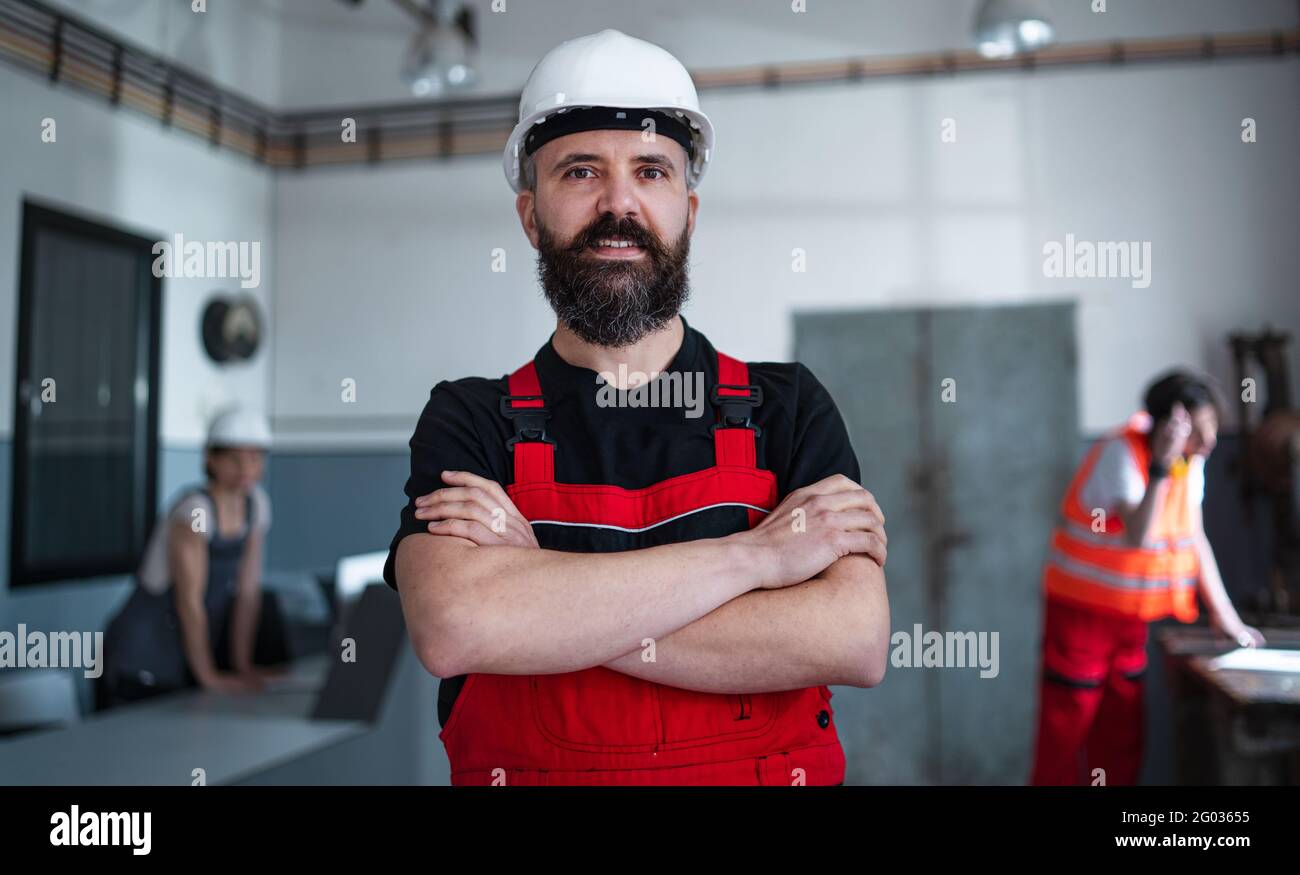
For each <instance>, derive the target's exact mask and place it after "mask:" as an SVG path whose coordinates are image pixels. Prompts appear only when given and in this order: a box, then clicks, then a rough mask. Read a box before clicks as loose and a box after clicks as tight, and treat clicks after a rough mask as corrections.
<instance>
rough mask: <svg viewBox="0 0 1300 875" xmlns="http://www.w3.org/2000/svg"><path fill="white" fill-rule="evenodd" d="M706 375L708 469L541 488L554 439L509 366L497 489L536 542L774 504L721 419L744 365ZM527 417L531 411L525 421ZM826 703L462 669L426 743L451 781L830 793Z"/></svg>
mask: <svg viewBox="0 0 1300 875" xmlns="http://www.w3.org/2000/svg"><path fill="white" fill-rule="evenodd" d="M718 375H719V381H718V382H719V385H718V387H717V389H716V390H715V399H714V400H715V402H720V403H721V406H722V407H723V417H724V418H723V421H722V422H720V423H719V424H718V425H717V426H716V427H715V428H714V431H713V437H714V446H715V457H716V458H715V464H714V465H713V466H712V467H710V468H706V469H704V470H702V471H696V472H693V473H689V474H683V475H681V476H678V477H672V478H670V479H668V480H664V481H661V482H659V483H655V484H653V485H651V486H647V487H645V488H643V489H623V488H621V487H616V486H603V485H578V484H570V483H556V482H555V465H554V462H555V457H554V454H555V444H554V443H553V442H552V441H551V438H550V437H549V436H548V435H547V434H546V432H545V428H544V424H543V420H544V418H545V415H546V414H545V401H544V399H543V397H542V387H541V386H540V385H539V383H538V378H537V370H536V368H535V367H534V364H533V362H531V361H530V362H528V363H527V364H525V365H524V366H523V367H521V368H520V369H519V370H517V371H515V373H514V374H512V375H511V376H510V389H509V391H510V395H509V396H508V397H506V398H503V399H502V412H503V413H505V414H506V415H507V416H510V417H511V418H512V419H513V420H514V422H515V428H516V437H515V438H513V439H512V440H511V441H509V445H510V446H511V449H512V451H513V454H514V482H513V483H511V484H510V485H509V486H508V487H507V492H508V494H509V495H510V498H511V500H512V501H514V503H515V506H516V507H518V509H519V511H520V513H522V514H523V515H524V516H525V517H526V518H527V519H528V520H529V521H530V522H532V523H533V524H534V531H535V532H536V533H537V537H538V542H539V543H540V544H541V546H542V547H543V548H545V547H546V546H547V542H546V533H547V530H549V529H554V528H556V527H557V526H561V525H567V526H584V525H585V526H600V527H605V528H608V527H614V528H618V529H621V530H624V531H639V530H642V529H648V528H651V527H654V526H656V525H658V524H661V523H664V522H666V521H670V520H673V519H676V518H678V517H681V516H682V515H687V514H691V513H692V512H695V511H699V510H701V509H706V508H716V507H719V506H727V505H731V506H735V505H740V506H744V507H746V508H748V511H747V516H748V525H749V526H750V527H752V526H754V525H755V524H756V523H757V522H758V520H760V519H761V518H762V515H763V514H764V513H766V512H767V511H770V510H771V509H772V508H774V507H775V506H776V504H777V487H776V477H775V475H774V474H773V473H772V472H771V471H766V470H762V469H760V468H758V467H757V465H756V456H755V432H754V429H753V428H752V427H750V425H749V417H748V412H747V411H746V412H744V413H742V414H741V415H740V416H735V415H734V412H735V411H736V410H737V405H740V406H742V407H743V406H744V405H750V406H752V405H753V404H754V403H756V402H755V401H754V400H753V399H754V397H755V396H754V395H753V394H752V393H754V392H757V391H758V390H757V387H751V386H748V385H747V384H748V382H749V369H748V368H747V367H746V365H745V363H744V362H740V361H737V360H735V359H732V358H730V357H728V356H725V355H722V354H721V353H719V354H718ZM718 396H722V397H718ZM757 397H758V399H759V400H760V401H761V395H758V396H757ZM726 398H739V399H740V400H739V401H738V402H728V401H726ZM531 408H540V410H538V411H535V412H534V414H533V415H531V416H530V415H529V410H530V409H531ZM740 419H743V420H744V424H743V425H739V426H738V425H736V423H737V421H738V420H740ZM563 437H564V436H562V435H561V436H560V438H561V440H563ZM539 523H546V524H551V525H539ZM724 534H728V533H727V532H719V533H718V535H719V536H721V535H724ZM830 699H831V691H830V688H829V687H826V686H820V687H809V688H806V689H802V690H790V691H786V692H777V693H753V694H743V695H742V694H719V693H701V692H694V691H689V690H683V689H679V688H676V687H670V686H665V685H663V684H657V683H652V682H649V681H645V680H641V679H639V678H635V677H632V676H630V675H625V674H622V673H620V672H616V671H613V670H611V669H607V668H605V667H603V666H595V667H592V668H588V669H585V670H582V671H576V672H569V673H565V674H551V675H497V674H470V675H469V676H468V677H467V678H466V680H465V684H464V686H463V687H462V688H461V691H460V693H459V696H458V698H457V699H456V702H455V704H454V706H453V709H452V713H451V716H450V718H449V719H448V721H447V724H446V726H444V727H443V729H442V732H441V733H440V734H439V738H441V739H442V741H443V744H444V745H445V746H446V749H447V756H448V759H449V760H450V762H451V781H452V784H454V785H471V784H506V785H516V784H675V785H691V784H730V785H738V784H771V785H783V786H787V785H791V784H809V785H812V784H839V783H841V782H843V780H844V765H845V763H844V752H843V750H842V749H841V747H840V743H839V737H838V735H837V733H836V731H835V726H834V724H833V723H832V721H831V717H832V714H833V711H832V709H831V705H830Z"/></svg>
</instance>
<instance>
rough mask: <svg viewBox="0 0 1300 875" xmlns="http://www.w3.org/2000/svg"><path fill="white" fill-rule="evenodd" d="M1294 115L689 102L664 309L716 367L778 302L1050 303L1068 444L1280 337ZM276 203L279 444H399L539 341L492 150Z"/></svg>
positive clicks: (1298, 139) (1162, 76) (1227, 110)
mask: <svg viewBox="0 0 1300 875" xmlns="http://www.w3.org/2000/svg"><path fill="white" fill-rule="evenodd" d="M1298 101H1300V60H1297V59H1295V58H1294V57H1292V58H1289V59H1286V60H1282V61H1278V60H1268V61H1251V62H1217V63H1213V64H1202V63H1195V64H1186V65H1179V66H1176V67H1159V68H1149V67H1148V68H1136V67H1135V68H1125V69H1119V70H1116V69H1109V68H1089V69H1086V70H1079V71H1055V72H1039V73H1036V74H1032V75H1024V74H1018V73H1007V74H986V75H979V76H967V77H961V78H957V79H955V80H947V81H927V82H911V83H901V82H894V83H877V84H865V85H863V84H860V85H847V84H846V85H836V86H831V87H818V88H807V89H789V90H781V91H777V92H761V91H753V92H747V93H734V92H710V93H707V94H706V95H705V96H704V108H705V110H706V112H708V113H709V114H710V116H711V118H712V119H713V121H714V124H715V126H716V128H717V129H718V137H719V139H718V150H717V160H716V163H715V164H714V165H713V166H712V167H711V169H710V170H709V173H708V176H707V177H706V179H705V181H704V183H703V185H702V186H701V188H700V198H701V207H700V214H699V221H698V224H697V227H696V233H695V236H694V239H693V241H692V271H691V276H692V286H693V299H692V303H691V304H690V305H689V307H688V310H687V316H688V318H690V319H691V320H692V322H693V324H695V325H696V326H697V327H699V328H701V329H702V330H704V331H705V332H706V333H707V334H708V335H709V336H710V337H711V338H712V339H713V340H714V342H715V343H716V344H717V345H719V346H720V347H721V348H722V349H724V350H726V351H728V352H730V353H732V354H733V355H739V356H744V357H746V358H748V359H751V360H761V359H786V358H789V357H790V356H791V355H792V349H791V342H792V341H791V313H792V312H794V311H795V310H800V309H820V308H844V307H904V306H923V305H949V304H951V305H960V304H966V305H980V304H988V303H998V302H1008V303H1009V302H1022V301H1036V300H1045V299H1067V298H1069V299H1074V300H1077V301H1078V302H1079V307H1080V311H1079V332H1080V346H1081V361H1080V370H1081V411H1080V415H1081V423H1082V427H1083V428H1084V430H1085V431H1086V432H1095V431H1097V430H1100V429H1103V428H1106V427H1109V426H1110V425H1112V424H1114V423H1116V422H1118V421H1120V420H1121V419H1122V418H1123V417H1124V416H1125V415H1126V414H1127V413H1129V412H1131V410H1132V409H1133V408H1134V406H1135V404H1136V403H1137V400H1138V397H1139V395H1140V391H1141V388H1142V386H1143V385H1144V383H1145V382H1146V381H1147V380H1148V379H1149V377H1150V376H1152V375H1153V374H1154V373H1155V372H1157V371H1158V370H1160V369H1162V368H1165V367H1168V366H1170V365H1173V364H1186V365H1192V366H1196V367H1202V368H1205V369H1208V370H1209V371H1210V372H1211V373H1213V374H1214V375H1216V376H1218V377H1220V378H1221V379H1225V380H1226V379H1229V378H1230V377H1231V371H1230V368H1229V363H1228V359H1227V352H1226V347H1225V346H1224V344H1223V338H1224V336H1225V335H1226V333H1227V332H1228V331H1230V330H1232V329H1236V328H1249V329H1254V328H1258V327H1259V326H1260V325H1261V324H1262V323H1263V322H1264V321H1271V322H1272V323H1273V324H1274V325H1275V326H1278V327H1284V328H1288V329H1290V330H1291V331H1293V332H1295V333H1297V334H1300V295H1298V294H1297V290H1296V277H1297V275H1300V256H1297V246H1296V239H1295V233H1296V230H1295V229H1296V228H1297V227H1300V174H1298V173H1297V171H1296V167H1295V156H1296V155H1297V154H1300V123H1298V121H1297V117H1296V112H1295V106H1296V105H1297V102H1298ZM1244 116H1252V117H1254V118H1256V119H1257V121H1258V125H1259V142H1257V143H1255V144H1249V145H1248V144H1244V143H1242V142H1241V139H1240V122H1241V119H1242V118H1243V117H1244ZM944 118H953V119H955V120H956V122H957V132H958V141H957V142H956V143H954V144H943V143H941V142H940V136H939V134H940V124H941V120H942V119H944ZM276 203H277V209H278V215H277V220H276V225H275V233H276V238H277V240H278V241H279V247H278V249H277V252H278V259H279V260H278V265H279V270H278V275H279V286H278V287H277V307H278V313H279V330H278V331H277V335H276V368H275V375H274V397H275V410H276V415H277V417H278V418H277V423H276V425H277V429H278V430H279V431H278V433H282V434H284V436H285V437H286V439H288V440H290V441H291V442H292V441H297V442H300V443H306V444H311V443H324V442H327V441H330V440H331V438H329V436H328V435H326V434H325V432H329V431H335V430H341V429H345V428H355V427H356V426H357V425H358V424H359V423H361V422H362V421H364V422H365V426H364V428H365V429H366V432H367V435H368V436H370V437H372V438H374V439H375V440H377V441H379V442H381V443H387V444H388V445H391V446H401V445H403V444H404V443H405V441H406V440H407V439H408V438H409V437H410V432H411V427H412V425H413V424H414V421H415V418H416V417H417V416H418V413H419V411H420V409H421V408H422V406H423V403H424V400H425V399H426V398H427V396H428V391H429V389H430V387H431V386H432V385H433V384H434V383H435V382H436V381H437V380H439V379H444V378H453V377H458V376H464V375H469V374H477V375H483V376H493V377H495V376H500V375H501V374H503V373H505V372H507V371H508V370H510V369H512V368H513V367H515V366H516V365H518V364H519V363H520V362H522V361H523V360H524V359H525V358H527V356H529V355H530V354H531V353H532V352H533V351H534V350H535V349H536V348H537V346H539V345H540V344H541V343H542V342H544V341H545V339H546V337H547V335H548V334H549V332H550V330H551V329H552V327H553V321H552V319H551V315H550V312H549V310H548V309H547V307H546V305H545V302H544V300H543V299H542V298H541V295H540V292H539V291H538V285H537V282H536V278H535V253H534V251H533V250H532V249H531V247H530V246H529V245H528V242H527V240H526V238H525V237H524V235H523V232H522V231H521V230H520V228H519V224H518V219H517V218H516V216H515V213H514V206H513V194H512V193H511V192H510V190H509V189H508V187H507V186H506V183H505V180H504V178H503V176H502V173H501V168H500V162H499V160H498V158H497V157H496V156H484V157H481V158H479V157H475V158H466V159H458V160H455V161H452V162H450V163H438V164H419V165H410V166H405V167H396V166H392V165H388V166H385V167H382V168H379V169H369V168H364V169H337V170H330V171H323V172H319V173H311V174H306V175H294V174H283V175H281V176H279V177H277V180H276ZM1067 233H1073V234H1075V235H1076V237H1077V238H1078V239H1080V240H1091V241H1098V240H1115V241H1129V240H1134V241H1150V242H1151V244H1152V267H1153V281H1152V283H1151V285H1150V287H1149V288H1145V289H1135V288H1133V287H1132V286H1131V281H1130V280H1066V279H1049V278H1046V277H1044V276H1043V272H1042V262H1043V255H1042V247H1043V244H1044V243H1045V242H1047V241H1050V240H1056V241H1063V240H1064V238H1065V235H1066V234H1067ZM497 247H500V248H502V249H504V250H506V252H507V258H508V262H507V264H508V271H507V272H506V273H504V274H501V273H493V272H492V270H491V258H492V251H493V249H495V248H497ZM796 247H799V248H803V249H805V250H806V251H807V253H808V255H807V259H808V269H807V272H806V273H794V272H792V271H791V269H790V262H791V250H792V249H794V248H796ZM1296 364H1297V363H1296V362H1293V367H1295V366H1296ZM1296 372H1298V373H1300V369H1297V370H1296ZM347 376H350V377H353V378H355V379H356V380H357V382H358V403H357V404H355V405H345V404H342V403H341V402H340V401H339V388H338V387H339V380H340V379H342V378H343V377H347ZM956 376H959V375H956ZM1009 400H1011V399H1009ZM336 439H337V438H336ZM342 440H344V441H345V442H346V441H349V440H350V438H346V437H345V438H342Z"/></svg>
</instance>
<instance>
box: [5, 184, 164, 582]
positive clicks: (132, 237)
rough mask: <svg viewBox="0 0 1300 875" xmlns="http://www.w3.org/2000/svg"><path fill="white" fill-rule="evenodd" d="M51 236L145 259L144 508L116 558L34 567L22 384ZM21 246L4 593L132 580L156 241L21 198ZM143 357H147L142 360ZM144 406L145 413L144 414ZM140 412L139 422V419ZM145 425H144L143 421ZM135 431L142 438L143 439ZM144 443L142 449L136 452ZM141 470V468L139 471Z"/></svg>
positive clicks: (156, 402)
mask: <svg viewBox="0 0 1300 875" xmlns="http://www.w3.org/2000/svg"><path fill="white" fill-rule="evenodd" d="M47 230H54V231H63V232H67V233H70V234H75V235H78V236H83V237H88V238H90V239H93V240H96V241H98V242H101V243H107V244H110V245H113V246H118V247H121V248H123V249H124V250H128V251H130V252H131V253H133V254H137V255H138V256H139V257H141V258H144V259H146V270H147V275H148V277H149V282H148V283H147V284H146V283H140V284H139V286H138V288H137V290H136V296H137V299H136V324H135V331H136V339H137V352H136V355H137V358H136V363H135V367H134V368H133V369H132V370H133V372H134V373H135V375H136V379H137V380H138V379H139V377H140V376H141V374H142V372H144V373H145V375H146V376H147V379H148V386H149V391H148V397H147V398H146V399H145V401H144V404H143V405H141V402H140V400H139V398H138V397H137V398H136V399H135V408H136V420H137V425H136V433H135V437H134V440H133V446H134V452H133V457H134V460H135V471H134V486H135V488H136V489H138V490H141V491H142V495H143V504H144V507H143V508H141V509H140V510H139V511H138V513H139V515H140V517H141V518H140V519H139V520H137V523H138V525H137V526H136V527H135V528H134V532H135V534H134V537H133V539H132V540H133V543H132V544H131V545H130V547H129V548H128V549H126V550H124V551H123V552H122V553H121V554H120V555H118V556H116V557H113V558H112V559H110V560H106V561H95V562H86V561H81V560H77V561H67V562H49V563H42V564H40V565H38V566H32V565H31V564H30V562H29V559H28V557H27V556H26V555H25V553H26V550H25V548H26V543H27V542H26V535H27V529H26V527H27V525H28V523H29V520H28V519H27V517H26V513H25V508H26V507H27V493H28V489H29V483H28V465H29V464H30V462H29V458H28V446H27V431H28V425H29V422H28V420H29V418H30V417H29V411H30V408H29V406H28V398H29V396H28V395H27V394H26V393H24V392H23V386H24V385H27V386H31V391H40V390H39V387H37V386H34V385H32V382H31V381H32V374H31V369H30V367H29V363H28V353H29V348H30V343H31V341H30V336H31V330H32V320H33V318H34V313H33V310H34V305H35V301H34V300H33V296H34V283H35V280H36V277H35V269H36V241H37V237H38V235H39V233H40V232H42V231H47ZM20 233H21V238H22V241H21V248H20V250H19V278H18V321H17V324H16V325H15V332H16V334H17V342H16V343H15V344H14V346H15V357H16V364H15V367H14V419H13V429H14V431H13V447H12V451H11V455H10V459H11V471H12V479H13V484H12V486H13V488H12V489H11V490H10V505H9V587H10V589H16V588H18V587H25V586H35V585H38V584H43V583H51V582H54V581H72V580H89V579H93V578H100V577H109V576H117V575H122V574H134V573H135V571H136V569H137V568H138V566H139V562H140V559H141V557H142V555H143V553H144V549H145V547H146V545H147V543H148V538H149V532H150V529H151V527H152V525H153V521H154V518H155V516H156V514H157V505H158V415H159V408H160V406H161V397H160V389H161V386H160V382H159V357H160V350H161V346H162V278H161V277H159V276H156V275H155V274H154V271H153V270H152V264H153V261H154V258H155V256H154V254H153V247H154V245H155V243H156V242H157V241H158V240H160V239H162V238H161V237H156V236H155V237H152V238H150V237H145V236H142V235H140V234H135V233H132V232H130V231H126V230H124V229H122V228H119V227H115V226H112V225H108V224H105V223H104V222H102V221H97V220H94V219H91V218H88V217H85V216H81V215H77V214H74V213H71V212H68V211H67V210H66V209H61V208H59V207H56V206H53V205H45V204H42V203H40V202H37V201H33V200H31V199H30V198H25V199H24V200H23V210H22V230H21V232H20ZM141 358H145V359H147V360H146V361H144V362H142V361H141ZM142 407H143V409H142ZM142 413H143V416H141V414H142ZM141 420H143V422H141ZM141 431H143V432H144V434H143V435H141V433H140V432H141ZM142 444H143V446H142ZM141 469H143V470H141Z"/></svg>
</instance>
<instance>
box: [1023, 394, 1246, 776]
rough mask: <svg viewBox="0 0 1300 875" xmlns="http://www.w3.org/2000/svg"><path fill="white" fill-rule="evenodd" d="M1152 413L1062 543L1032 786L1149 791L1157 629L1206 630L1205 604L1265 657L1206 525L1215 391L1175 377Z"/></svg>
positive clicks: (1128, 434)
mask: <svg viewBox="0 0 1300 875" xmlns="http://www.w3.org/2000/svg"><path fill="white" fill-rule="evenodd" d="M1145 407H1146V411H1145V412H1143V413H1137V414H1134V415H1133V416H1132V417H1130V419H1129V421H1128V423H1127V424H1126V425H1125V426H1124V427H1123V428H1120V429H1118V430H1116V431H1114V432H1112V433H1110V434H1108V435H1105V436H1104V437H1102V438H1101V439H1100V440H1098V441H1097V442H1096V443H1095V444H1094V445H1093V446H1092V448H1091V449H1090V450H1089V452H1088V454H1087V455H1086V456H1085V458H1084V460H1083V463H1082V464H1081V465H1080V466H1079V469H1078V470H1077V471H1076V472H1075V475H1074V478H1073V480H1072V481H1071V482H1070V486H1069V488H1068V489H1067V491H1066V494H1065V500H1064V501H1063V502H1062V506H1061V516H1062V519H1061V521H1060V522H1059V524H1058V525H1057V527H1056V530H1055V531H1054V532H1053V534H1052V541H1051V546H1050V549H1049V552H1048V558H1047V562H1046V565H1045V568H1044V589H1045V593H1044V595H1045V621H1044V629H1043V655H1042V670H1041V675H1040V689H1039V710H1038V730H1037V741H1036V744H1035V752H1034V762H1033V773H1032V776H1031V783H1032V784H1036V785H1044V784H1081V783H1082V784H1088V783H1092V784H1102V783H1104V784H1108V785H1128V784H1135V783H1137V778H1138V773H1139V770H1140V767H1141V762H1142V741H1143V713H1142V675H1143V673H1144V671H1145V669H1146V665H1147V655H1146V645H1147V626H1148V624H1149V623H1151V622H1152V621H1154V620H1160V619H1163V618H1165V617H1169V616H1173V617H1176V618H1177V619H1178V620H1180V621H1181V622H1184V623H1190V622H1193V621H1194V620H1196V618H1197V615H1198V610H1197V600H1196V596H1197V592H1198V591H1199V592H1200V595H1201V598H1202V599H1203V600H1204V602H1205V604H1206V606H1207V608H1208V611H1209V620H1210V623H1211V625H1212V626H1214V627H1215V628H1216V629H1218V630H1219V631H1221V632H1222V633H1224V634H1225V635H1227V636H1228V637H1229V638H1230V639H1231V640H1232V641H1234V642H1236V643H1237V644H1238V645H1239V646H1241V647H1258V646H1262V645H1263V644H1264V639H1263V636H1262V635H1260V633H1259V631H1258V630H1256V629H1253V628H1251V627H1249V626H1246V625H1245V624H1244V623H1242V621H1241V619H1240V617H1238V616H1237V612H1236V610H1235V609H1234V608H1233V606H1232V602H1231V601H1230V600H1229V599H1228V596H1227V594H1226V593H1225V591H1224V588H1223V580H1222V579H1221V577H1220V576H1219V569H1218V565H1217V564H1216V562H1215V561H1214V552H1213V550H1212V549H1211V547H1210V544H1209V541H1208V540H1207V539H1206V536H1205V529H1204V526H1203V524H1202V517H1201V502H1202V499H1203V497H1204V492H1205V460H1206V458H1207V457H1208V456H1209V454H1210V452H1211V451H1212V450H1213V449H1214V444H1215V440H1216V434H1217V431H1218V408H1217V404H1216V402H1215V399H1214V395H1213V393H1212V391H1211V390H1210V387H1209V385H1208V384H1207V383H1206V382H1205V381H1204V380H1201V379H1199V378H1197V377H1195V376H1193V375H1191V374H1188V373H1185V372H1178V371H1175V372H1172V373H1170V374H1167V375H1165V376H1163V377H1162V378H1161V379H1159V380H1157V381H1156V382H1155V383H1153V384H1152V385H1151V386H1150V387H1149V388H1148V390H1147V393H1146V398H1145Z"/></svg>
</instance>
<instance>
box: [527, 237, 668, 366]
mask: <svg viewBox="0 0 1300 875" xmlns="http://www.w3.org/2000/svg"><path fill="white" fill-rule="evenodd" d="M537 233H538V242H537V252H538V257H537V273H538V277H539V278H540V279H541V282H542V290H543V291H544V292H545V293H546V300H548V301H550V303H551V309H553V310H554V311H555V315H556V317H557V318H558V319H559V320H560V322H562V323H563V324H564V325H565V326H567V327H568V328H569V330H571V331H572V332H573V333H574V334H576V335H577V336H578V337H580V338H582V339H583V340H584V341H586V342H587V343H591V344H595V345H596V346H606V347H612V348H615V349H618V348H622V347H627V346H631V345H632V344H634V343H636V342H637V341H638V340H640V339H641V338H643V337H645V336H646V335H647V334H650V333H652V332H654V331H658V330H659V329H661V328H663V327H664V326H665V325H667V324H668V322H669V320H671V319H672V318H673V317H674V316H676V315H677V314H678V313H679V312H680V311H681V309H682V305H683V304H685V303H686V298H687V297H688V296H689V294H690V288H689V283H688V281H687V265H686V258H687V255H688V254H689V253H690V235H689V233H687V229H682V234H681V236H680V237H678V238H677V243H676V244H675V245H674V246H673V247H672V248H671V249H669V248H666V247H665V246H664V245H663V244H662V243H661V242H660V240H659V238H658V237H657V236H656V235H655V234H653V233H652V232H650V231H649V230H647V229H645V228H643V227H642V226H641V225H640V224H638V223H637V222H635V221H633V220H631V219H625V220H624V221H622V222H620V221H617V220H615V219H614V217H613V216H612V215H610V214H608V213H607V214H605V215H604V216H602V217H601V218H600V220H599V221H597V222H595V223H594V224H592V225H591V226H590V227H589V228H587V229H586V230H585V231H583V232H582V233H580V234H578V235H576V236H575V237H574V240H573V244H572V245H571V246H557V245H556V244H555V238H554V237H552V236H551V235H550V234H549V233H548V232H547V230H546V226H545V225H543V224H542V223H541V222H538V223H537ZM606 237H622V238H624V239H626V240H630V241H632V242H633V243H635V244H636V245H638V246H640V247H642V249H644V250H645V257H644V258H638V259H634V260H627V261H620V260H615V259H602V258H598V257H596V256H594V255H592V254H591V253H590V252H589V251H588V246H589V245H590V244H592V243H594V242H595V241H597V240H601V239H603V238H606Z"/></svg>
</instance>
